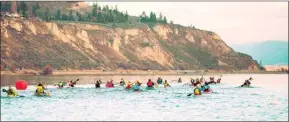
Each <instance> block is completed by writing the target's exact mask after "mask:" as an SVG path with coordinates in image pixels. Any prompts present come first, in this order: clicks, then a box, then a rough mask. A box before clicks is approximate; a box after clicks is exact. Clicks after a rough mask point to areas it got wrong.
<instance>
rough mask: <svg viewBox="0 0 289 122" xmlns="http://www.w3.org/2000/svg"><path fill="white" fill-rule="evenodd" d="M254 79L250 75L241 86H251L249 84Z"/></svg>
mask: <svg viewBox="0 0 289 122" xmlns="http://www.w3.org/2000/svg"><path fill="white" fill-rule="evenodd" d="M252 80H253V78H252V77H250V78H249V79H248V80H245V82H244V84H243V85H241V87H243V86H247V87H249V86H250V85H251V81H252Z"/></svg>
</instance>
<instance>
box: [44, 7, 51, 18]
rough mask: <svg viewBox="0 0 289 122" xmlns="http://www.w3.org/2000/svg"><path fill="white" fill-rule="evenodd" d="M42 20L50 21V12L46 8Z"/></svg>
mask: <svg viewBox="0 0 289 122" xmlns="http://www.w3.org/2000/svg"><path fill="white" fill-rule="evenodd" d="M44 20H46V21H50V11H49V9H48V8H46V11H45V13H44Z"/></svg>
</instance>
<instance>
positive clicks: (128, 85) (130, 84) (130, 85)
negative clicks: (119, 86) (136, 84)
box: [125, 81, 132, 89]
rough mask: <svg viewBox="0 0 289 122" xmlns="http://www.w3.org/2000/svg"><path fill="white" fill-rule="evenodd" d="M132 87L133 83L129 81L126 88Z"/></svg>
mask: <svg viewBox="0 0 289 122" xmlns="http://www.w3.org/2000/svg"><path fill="white" fill-rule="evenodd" d="M131 87H132V83H131V82H130V81H127V82H126V86H125V88H126V89H130V88H131Z"/></svg>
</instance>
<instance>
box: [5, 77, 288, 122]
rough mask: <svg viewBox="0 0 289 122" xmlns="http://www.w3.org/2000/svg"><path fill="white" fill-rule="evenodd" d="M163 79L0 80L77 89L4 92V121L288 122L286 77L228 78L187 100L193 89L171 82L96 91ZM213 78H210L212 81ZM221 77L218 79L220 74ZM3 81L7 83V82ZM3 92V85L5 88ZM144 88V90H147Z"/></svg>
mask: <svg viewBox="0 0 289 122" xmlns="http://www.w3.org/2000/svg"><path fill="white" fill-rule="evenodd" d="M157 77H158V76H119V75H114V76H13V77H10V76H9V77H8V76H7V77H4V78H3V77H1V86H6V85H8V84H14V81H15V80H16V79H24V80H27V81H29V84H33V83H34V82H35V81H40V80H43V81H48V82H49V83H53V82H54V81H58V80H74V79H77V78H79V79H80V82H79V83H80V84H82V85H76V87H75V88H66V89H56V88H55V87H54V86H52V85H50V86H49V91H50V92H51V94H52V97H50V98H45V97H35V96H33V92H34V91H35V86H34V85H30V86H29V87H28V89H27V90H26V91H19V94H21V95H24V96H26V97H24V98H14V99H13V98H5V94H4V93H3V92H1V121H5V120H23V121H25V120H30V121H33V120H35V121H37V120H56V121H57V120H59V121H61V120H67V121H68V120H71V121H73V120H74V121H76V120H95V121H97V120H119V121H124V120H137V121H141V120H158V121H162V120H166V121H170V120H171V121H174V120H186V121H188V120H191V121H192V120H256V121H262V120H286V121H288V76H287V75H280V74H279V75H268V74H266V75H260V74H258V75H257V74H250V75H248V74H247V75H245V74H242V75H223V76H222V84H218V85H212V86H211V87H212V89H213V91H214V93H213V94H204V95H202V96H198V97H195V96H191V97H187V94H188V93H191V92H192V88H191V87H188V86H182V84H178V83H171V86H172V87H171V88H168V89H165V88H163V86H160V88H159V89H157V90H152V91H144V92H131V91H126V90H123V88H122V87H120V86H117V87H116V88H112V89H108V88H104V84H102V85H101V87H102V88H101V89H95V88H94V85H93V84H92V83H93V82H94V80H96V79H103V80H109V79H110V78H112V79H113V80H115V81H119V80H120V79H121V78H124V79H126V80H135V79H139V80H141V81H143V82H145V81H147V79H148V78H152V79H153V80H156V79H157ZM162 77H163V79H167V80H168V81H172V80H177V79H178V78H179V77H181V78H182V79H183V81H189V79H190V78H191V77H194V78H195V77H196V76H168V75H166V76H162ZM208 77H209V76H205V78H208ZM215 77H218V76H215ZM249 77H253V78H254V81H253V82H252V84H253V86H255V88H236V86H239V85H240V84H242V83H243V82H244V79H246V78H249ZM3 82H4V83H3ZM2 88H3V87H2ZM142 89H144V90H145V88H144V87H142Z"/></svg>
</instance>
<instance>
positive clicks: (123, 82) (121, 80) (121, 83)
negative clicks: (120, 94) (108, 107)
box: [119, 78, 125, 86]
mask: <svg viewBox="0 0 289 122" xmlns="http://www.w3.org/2000/svg"><path fill="white" fill-rule="evenodd" d="M119 84H120V85H121V86H124V85H125V81H124V80H123V78H121V79H120V82H119Z"/></svg>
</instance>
